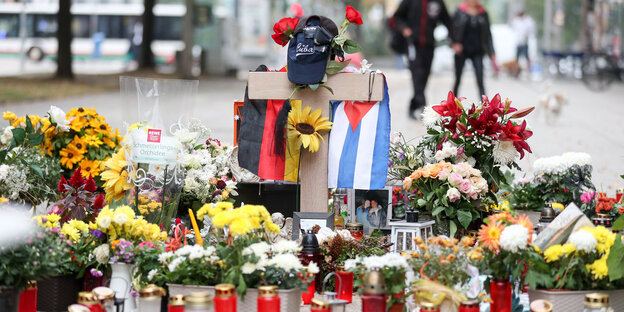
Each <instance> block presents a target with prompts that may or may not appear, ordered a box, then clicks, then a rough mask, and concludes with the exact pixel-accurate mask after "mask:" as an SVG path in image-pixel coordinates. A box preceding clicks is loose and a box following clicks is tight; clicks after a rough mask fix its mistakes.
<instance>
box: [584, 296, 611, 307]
mask: <svg viewBox="0 0 624 312" xmlns="http://www.w3.org/2000/svg"><path fill="white" fill-rule="evenodd" d="M585 307H587V308H606V307H609V295H607V294H603V293H591V294H587V295H585Z"/></svg>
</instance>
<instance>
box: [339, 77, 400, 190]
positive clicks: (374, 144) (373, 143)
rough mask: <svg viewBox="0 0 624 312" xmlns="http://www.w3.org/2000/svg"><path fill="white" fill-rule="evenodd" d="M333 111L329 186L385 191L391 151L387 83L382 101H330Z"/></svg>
mask: <svg viewBox="0 0 624 312" xmlns="http://www.w3.org/2000/svg"><path fill="white" fill-rule="evenodd" d="M384 83H385V82H384ZM332 111H333V113H332V122H333V125H332V130H331V133H330V135H329V159H328V168H327V169H328V170H327V171H328V172H327V174H328V184H329V187H330V188H335V187H339V188H355V189H362V190H375V189H382V188H384V187H385V186H386V177H387V175H388V154H389V149H390V101H389V98H388V84H387V83H385V86H384V98H383V100H382V101H381V102H357V101H354V102H352V101H332Z"/></svg>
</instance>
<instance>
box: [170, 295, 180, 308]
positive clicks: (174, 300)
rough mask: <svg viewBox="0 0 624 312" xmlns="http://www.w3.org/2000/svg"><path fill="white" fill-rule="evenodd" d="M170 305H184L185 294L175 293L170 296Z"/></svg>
mask: <svg viewBox="0 0 624 312" xmlns="http://www.w3.org/2000/svg"><path fill="white" fill-rule="evenodd" d="M169 305H170V306H183V305H184V296H183V295H175V296H171V297H169Z"/></svg>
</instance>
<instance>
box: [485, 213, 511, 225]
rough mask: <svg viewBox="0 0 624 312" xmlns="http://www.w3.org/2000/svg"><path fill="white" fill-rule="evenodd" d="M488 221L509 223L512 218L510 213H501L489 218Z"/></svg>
mask: <svg viewBox="0 0 624 312" xmlns="http://www.w3.org/2000/svg"><path fill="white" fill-rule="evenodd" d="M488 219H490V221H492V222H505V223H511V221H512V220H513V217H512V216H511V213H509V211H503V212H499V213H495V214H493V215H491V216H489V217H488Z"/></svg>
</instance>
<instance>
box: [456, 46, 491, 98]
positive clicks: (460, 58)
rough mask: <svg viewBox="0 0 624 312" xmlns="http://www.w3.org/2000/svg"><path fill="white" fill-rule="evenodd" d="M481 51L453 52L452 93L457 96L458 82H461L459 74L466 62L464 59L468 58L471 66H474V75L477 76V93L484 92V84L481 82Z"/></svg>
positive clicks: (482, 93) (481, 93) (460, 74)
mask: <svg viewBox="0 0 624 312" xmlns="http://www.w3.org/2000/svg"><path fill="white" fill-rule="evenodd" d="M483 56H484V55H483V53H472V54H469V53H466V52H463V53H461V54H455V86H454V87H453V93H455V95H457V96H459V84H460V83H461V76H462V72H463V70H464V65H465V64H466V59H470V61H471V62H472V66H473V67H474V71H475V76H476V78H477V86H478V87H479V95H484V94H485V86H484V84H483Z"/></svg>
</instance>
